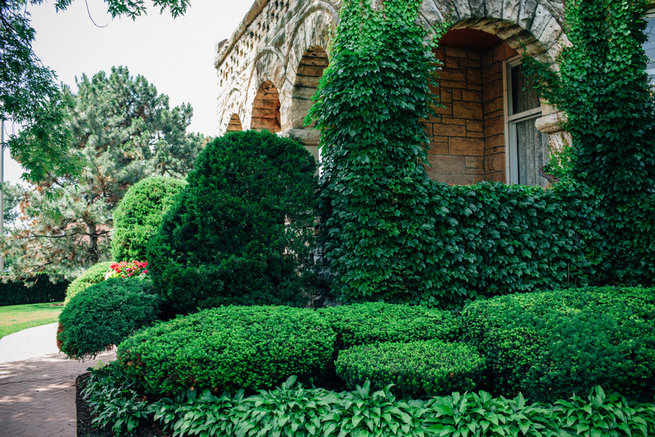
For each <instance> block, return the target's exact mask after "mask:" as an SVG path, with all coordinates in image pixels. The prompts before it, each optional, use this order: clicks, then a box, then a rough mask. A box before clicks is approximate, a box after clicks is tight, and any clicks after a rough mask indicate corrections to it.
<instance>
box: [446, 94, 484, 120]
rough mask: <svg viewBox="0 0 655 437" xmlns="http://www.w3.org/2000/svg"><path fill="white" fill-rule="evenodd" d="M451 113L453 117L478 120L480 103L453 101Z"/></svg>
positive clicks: (480, 110) (480, 111) (480, 108)
mask: <svg viewBox="0 0 655 437" xmlns="http://www.w3.org/2000/svg"><path fill="white" fill-rule="evenodd" d="M453 100H454V97H453ZM453 115H454V116H455V117H461V118H470V119H473V120H479V119H481V118H482V103H475V102H453Z"/></svg>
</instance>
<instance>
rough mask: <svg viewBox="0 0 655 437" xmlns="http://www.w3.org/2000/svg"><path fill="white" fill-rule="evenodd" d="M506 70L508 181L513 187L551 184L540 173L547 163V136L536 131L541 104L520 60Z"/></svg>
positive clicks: (512, 62) (509, 65)
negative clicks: (516, 185)
mask: <svg viewBox="0 0 655 437" xmlns="http://www.w3.org/2000/svg"><path fill="white" fill-rule="evenodd" d="M506 65H507V68H506V75H505V76H506V80H505V85H506V89H507V92H506V99H507V100H506V105H505V108H506V115H505V117H506V118H505V119H506V120H507V140H506V143H507V150H508V152H509V153H508V158H509V159H508V173H507V174H508V177H507V180H508V182H509V183H511V184H523V185H541V186H545V185H546V184H548V180H547V179H546V178H544V177H543V176H542V174H541V173H542V172H541V169H542V168H543V167H544V165H546V164H547V163H548V136H547V135H545V134H543V133H542V132H540V131H539V130H538V129H537V128H536V127H535V121H536V120H537V118H539V117H541V103H540V102H539V96H538V95H537V91H536V90H535V89H534V88H533V87H532V86H531V84H530V82H529V81H528V79H527V78H526V76H525V74H524V73H523V70H522V68H521V63H520V60H515V61H511V62H508V63H507V64H506Z"/></svg>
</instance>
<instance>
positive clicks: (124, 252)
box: [111, 176, 185, 261]
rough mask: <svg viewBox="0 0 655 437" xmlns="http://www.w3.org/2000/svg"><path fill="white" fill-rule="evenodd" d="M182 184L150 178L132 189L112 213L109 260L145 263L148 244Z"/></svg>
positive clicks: (172, 180)
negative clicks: (140, 261) (112, 225)
mask: <svg viewBox="0 0 655 437" xmlns="http://www.w3.org/2000/svg"><path fill="white" fill-rule="evenodd" d="M184 185H185V182H184V181H183V180H181V179H172V178H164V177H161V176H152V177H149V178H145V179H142V180H141V181H139V182H137V183H136V184H134V185H132V186H131V187H130V189H129V190H127V192H126V193H125V196H123V199H122V200H121V201H120V203H119V204H118V206H117V207H116V209H115V210H114V216H113V218H114V230H113V233H112V237H111V256H112V258H113V259H114V260H116V261H129V260H134V259H137V260H142V261H144V260H146V259H147V256H148V255H147V251H146V249H147V245H148V241H150V239H151V238H152V237H153V236H154V235H155V234H156V233H157V231H158V230H159V226H160V225H161V221H162V217H163V215H164V213H165V212H166V210H167V209H168V208H169V207H170V206H171V204H172V203H173V199H174V198H175V195H177V194H178V193H179V192H180V191H182V188H184Z"/></svg>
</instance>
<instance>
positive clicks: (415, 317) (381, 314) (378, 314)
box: [319, 302, 460, 349]
mask: <svg viewBox="0 0 655 437" xmlns="http://www.w3.org/2000/svg"><path fill="white" fill-rule="evenodd" d="M319 313H320V314H321V315H322V316H323V317H324V318H325V319H326V320H327V321H328V322H329V323H330V326H332V329H333V330H334V332H336V333H337V348H338V349H347V348H349V347H351V346H356V345H361V344H371V343H377V342H382V341H398V342H405V343H406V342H409V341H415V340H433V339H438V340H455V339H456V338H458V337H459V335H460V320H459V319H458V318H457V317H455V316H454V315H453V314H452V313H450V312H447V311H441V310H437V309H430V308H425V307H422V306H411V305H403V304H388V303H382V302H367V303H361V304H351V305H342V306H338V307H331V308H323V309H320V310H319Z"/></svg>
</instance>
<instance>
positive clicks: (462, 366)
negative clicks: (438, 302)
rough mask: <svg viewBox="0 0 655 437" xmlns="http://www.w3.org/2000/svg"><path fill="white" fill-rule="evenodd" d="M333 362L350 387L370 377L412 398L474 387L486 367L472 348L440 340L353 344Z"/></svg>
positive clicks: (374, 384)
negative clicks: (353, 345)
mask: <svg viewBox="0 0 655 437" xmlns="http://www.w3.org/2000/svg"><path fill="white" fill-rule="evenodd" d="M335 365H336V369H337V375H339V376H340V377H341V378H342V379H343V380H344V381H346V385H347V386H348V387H349V388H354V387H355V386H357V385H361V384H364V382H366V380H370V382H371V386H372V387H375V388H378V389H379V388H384V387H385V386H386V385H387V384H395V385H394V387H393V388H392V390H393V391H394V392H395V393H398V394H401V395H405V396H412V397H423V396H426V395H427V396H434V395H437V394H448V393H451V392H454V391H470V390H473V389H474V388H475V386H476V383H477V381H479V380H480V377H481V375H482V372H483V371H484V367H485V363H484V358H482V357H481V356H480V355H479V354H478V352H477V351H476V350H475V348H473V347H471V346H469V345H466V344H463V343H445V342H443V341H439V340H425V341H413V342H409V343H394V342H388V343H376V344H369V345H363V346H355V347H352V348H350V349H346V350H342V351H341V352H339V358H338V359H337V361H336V363H335Z"/></svg>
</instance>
